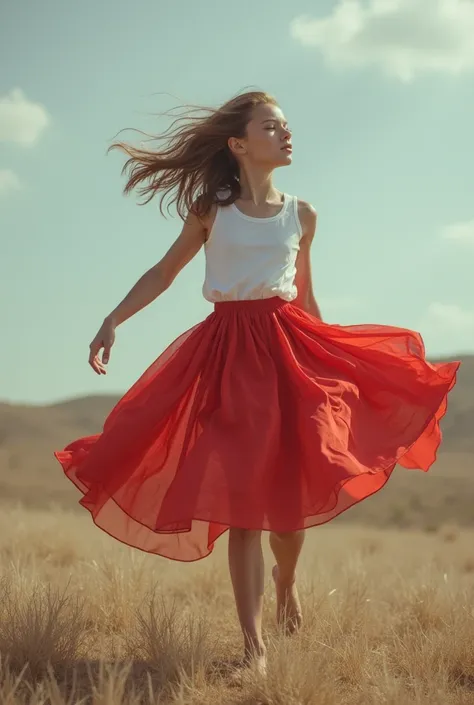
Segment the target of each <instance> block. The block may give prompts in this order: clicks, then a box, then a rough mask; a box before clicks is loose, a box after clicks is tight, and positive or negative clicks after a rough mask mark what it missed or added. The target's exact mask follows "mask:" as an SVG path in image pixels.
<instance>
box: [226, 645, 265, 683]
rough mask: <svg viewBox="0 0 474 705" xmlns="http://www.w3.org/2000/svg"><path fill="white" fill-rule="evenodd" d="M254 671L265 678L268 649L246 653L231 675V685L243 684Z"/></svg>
mask: <svg viewBox="0 0 474 705" xmlns="http://www.w3.org/2000/svg"><path fill="white" fill-rule="evenodd" d="M252 673H258V674H259V675H260V676H263V677H264V678H265V677H266V675H267V653H266V649H264V650H263V651H259V652H258V653H256V652H252V653H248V652H247V653H246V654H245V656H244V658H243V659H242V661H241V663H240V664H239V666H237V667H236V668H235V670H234V671H233V672H232V675H231V676H230V684H231V685H243V683H244V682H245V680H246V679H247V678H249V677H250V676H251V675H252Z"/></svg>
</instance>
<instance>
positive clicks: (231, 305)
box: [214, 296, 290, 313]
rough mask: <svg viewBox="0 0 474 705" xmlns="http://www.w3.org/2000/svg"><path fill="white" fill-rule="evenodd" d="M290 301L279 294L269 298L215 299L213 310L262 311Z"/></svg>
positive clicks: (217, 311) (284, 304)
mask: <svg viewBox="0 0 474 705" xmlns="http://www.w3.org/2000/svg"><path fill="white" fill-rule="evenodd" d="M289 305H290V302H289V301H285V300H284V299H282V298H280V297H279V296H272V297H271V298H269V299H244V300H239V301H216V302H215V303H214V311H215V312H216V313H226V312H228V313H231V312H235V311H247V312H248V313H251V312H255V313H258V312H264V311H276V310H277V309H279V308H283V306H289Z"/></svg>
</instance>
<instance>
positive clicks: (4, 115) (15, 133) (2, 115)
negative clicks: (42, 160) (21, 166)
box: [0, 88, 51, 147]
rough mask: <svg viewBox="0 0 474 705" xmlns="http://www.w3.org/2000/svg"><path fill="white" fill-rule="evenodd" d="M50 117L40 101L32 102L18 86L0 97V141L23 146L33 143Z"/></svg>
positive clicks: (47, 123)
mask: <svg viewBox="0 0 474 705" xmlns="http://www.w3.org/2000/svg"><path fill="white" fill-rule="evenodd" d="M50 122H51V117H50V115H49V114H48V111H47V110H46V108H45V107H44V106H43V105H41V104H40V103H34V102H32V101H30V100H28V98H27V97H26V96H25V94H24V93H23V91H22V90H21V89H20V88H14V89H13V90H11V91H10V93H7V94H6V95H4V96H3V97H0V142H14V143H16V144H19V145H22V146H24V147H30V146H32V145H35V144H36V143H37V142H38V140H39V138H40V136H41V134H42V133H43V131H44V130H45V128H46V127H47V126H48V125H49V124H50Z"/></svg>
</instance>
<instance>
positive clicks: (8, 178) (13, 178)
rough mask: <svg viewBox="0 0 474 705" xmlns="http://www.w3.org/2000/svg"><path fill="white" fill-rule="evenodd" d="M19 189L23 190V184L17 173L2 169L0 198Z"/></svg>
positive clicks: (0, 173) (0, 172) (0, 174)
mask: <svg viewBox="0 0 474 705" xmlns="http://www.w3.org/2000/svg"><path fill="white" fill-rule="evenodd" d="M19 189H21V183H20V179H19V178H18V176H17V175H16V174H15V172H14V171H11V169H0V198H2V197H4V196H7V195H8V194H10V193H11V192H12V191H18V190H19Z"/></svg>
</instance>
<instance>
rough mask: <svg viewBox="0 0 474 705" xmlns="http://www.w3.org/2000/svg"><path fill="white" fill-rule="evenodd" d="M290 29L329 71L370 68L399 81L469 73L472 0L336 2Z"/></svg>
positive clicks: (473, 40)
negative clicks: (317, 53)
mask: <svg viewBox="0 0 474 705" xmlns="http://www.w3.org/2000/svg"><path fill="white" fill-rule="evenodd" d="M290 30H291V34H292V36H293V38H294V39H296V40H297V41H299V42H300V43H301V44H303V45H304V46H308V47H315V48H316V49H318V50H319V51H320V52H321V54H322V56H323V58H324V59H325V60H326V62H327V63H328V64H329V65H331V66H333V67H334V68H351V67H355V68H359V67H365V66H375V67H376V68H379V69H381V70H382V71H384V72H385V73H386V74H387V75H389V76H392V77H394V78H397V79H399V80H401V81H412V80H413V79H414V78H417V77H418V76H420V75H422V74H427V73H445V74H459V73H462V72H464V71H472V70H474V2H473V0H338V2H337V4H336V5H335V7H334V9H333V10H332V12H331V14H329V15H327V16H326V17H320V18H312V17H310V16H308V15H303V16H298V17H296V18H295V19H294V20H293V21H292V23H291V26H290Z"/></svg>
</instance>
